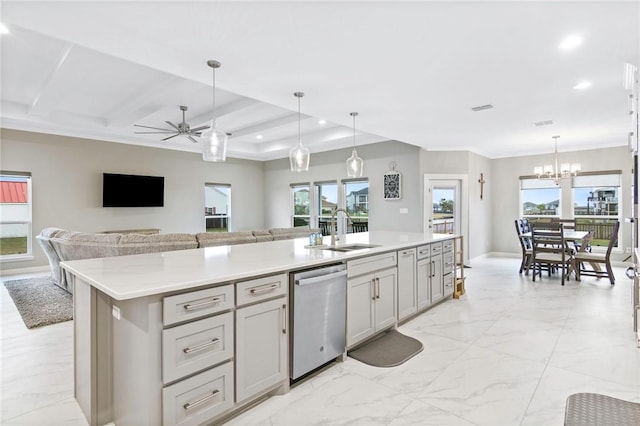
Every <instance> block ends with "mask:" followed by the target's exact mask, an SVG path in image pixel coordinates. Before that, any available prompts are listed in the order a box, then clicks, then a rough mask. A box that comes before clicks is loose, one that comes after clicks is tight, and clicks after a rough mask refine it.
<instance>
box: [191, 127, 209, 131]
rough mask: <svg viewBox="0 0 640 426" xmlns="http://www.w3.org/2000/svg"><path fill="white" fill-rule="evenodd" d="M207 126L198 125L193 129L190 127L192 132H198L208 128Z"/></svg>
mask: <svg viewBox="0 0 640 426" xmlns="http://www.w3.org/2000/svg"><path fill="white" fill-rule="evenodd" d="M208 128H209V126H200V127H196V128H194V129H191V131H192V132H199V131H200V130H206V129H208Z"/></svg>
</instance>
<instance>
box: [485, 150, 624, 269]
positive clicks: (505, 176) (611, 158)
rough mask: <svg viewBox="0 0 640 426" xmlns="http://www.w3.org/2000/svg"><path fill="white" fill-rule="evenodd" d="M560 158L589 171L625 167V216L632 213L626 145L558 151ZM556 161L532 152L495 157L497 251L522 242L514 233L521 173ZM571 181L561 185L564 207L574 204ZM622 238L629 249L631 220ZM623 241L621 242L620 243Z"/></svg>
mask: <svg viewBox="0 0 640 426" xmlns="http://www.w3.org/2000/svg"><path fill="white" fill-rule="evenodd" d="M558 158H559V161H560V162H562V161H565V162H569V161H571V162H573V163H576V162H577V163H581V165H582V170H583V171H585V172H587V171H589V172H593V171H603V170H622V188H621V193H620V199H621V200H620V202H621V206H620V208H621V209H622V216H623V218H624V217H629V216H630V215H631V207H632V206H631V195H630V194H631V184H632V174H631V171H632V166H633V162H632V158H631V155H630V154H629V151H628V149H627V148H626V147H615V148H603V149H592V150H586V151H575V152H566V153H562V152H561V153H559V154H558ZM552 162H553V154H544V155H532V156H525V157H509V158H500V159H495V160H492V166H493V168H492V176H493V177H492V180H493V181H494V182H495V184H494V185H493V186H491V203H492V211H493V214H492V216H493V224H494V227H493V230H492V235H491V240H492V241H493V244H492V248H491V251H493V252H497V253H520V246H519V244H518V240H517V238H516V237H515V228H514V224H513V221H514V219H516V218H518V217H519V215H520V211H519V191H520V186H519V184H520V181H519V177H520V176H525V175H531V174H533V167H534V166H536V165H542V164H550V163H552ZM570 197H571V183H570V181H569V180H565V181H564V182H563V185H562V199H563V211H565V212H566V211H568V209H570V208H571V205H570V199H571V198H570ZM619 238H620V239H621V242H622V246H623V247H624V248H625V249H626V248H627V247H630V246H631V228H630V226H629V224H627V223H625V222H622V223H621V226H620V233H619ZM619 244H620V243H619ZM624 257H626V255H625V254H622V253H619V254H616V255H615V256H614V258H615V259H616V260H621V259H623V258H624Z"/></svg>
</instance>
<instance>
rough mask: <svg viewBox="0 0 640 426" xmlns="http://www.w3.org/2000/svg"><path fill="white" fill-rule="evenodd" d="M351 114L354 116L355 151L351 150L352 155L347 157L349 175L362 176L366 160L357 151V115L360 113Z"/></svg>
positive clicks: (351, 176)
mask: <svg viewBox="0 0 640 426" xmlns="http://www.w3.org/2000/svg"><path fill="white" fill-rule="evenodd" d="M349 115H350V116H352V117H353V151H351V157H349V158H347V161H346V163H347V176H349V177H350V178H354V177H362V172H363V170H364V160H363V159H362V158H360V157H358V153H357V152H356V117H357V116H358V113H357V112H351V113H349Z"/></svg>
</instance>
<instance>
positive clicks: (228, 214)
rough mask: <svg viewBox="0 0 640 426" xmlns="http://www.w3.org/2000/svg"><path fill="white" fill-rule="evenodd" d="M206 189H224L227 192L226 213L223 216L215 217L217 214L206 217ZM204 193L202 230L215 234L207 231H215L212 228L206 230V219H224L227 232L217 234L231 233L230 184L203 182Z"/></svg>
mask: <svg viewBox="0 0 640 426" xmlns="http://www.w3.org/2000/svg"><path fill="white" fill-rule="evenodd" d="M208 187H211V188H215V189H217V188H226V189H227V190H228V194H227V211H226V213H225V214H224V215H217V214H216V215H209V216H208V215H207V209H208V208H209V207H207V194H206V191H207V188H208ZM204 191H205V194H204V208H205V211H204V229H205V232H217V231H208V229H216V228H214V227H212V228H208V227H207V219H208V218H215V219H223V220H225V219H226V223H227V227H226V228H227V230H226V231H219V232H231V231H232V215H231V213H232V210H231V184H230V183H215V182H205V184H204ZM221 229H223V228H221Z"/></svg>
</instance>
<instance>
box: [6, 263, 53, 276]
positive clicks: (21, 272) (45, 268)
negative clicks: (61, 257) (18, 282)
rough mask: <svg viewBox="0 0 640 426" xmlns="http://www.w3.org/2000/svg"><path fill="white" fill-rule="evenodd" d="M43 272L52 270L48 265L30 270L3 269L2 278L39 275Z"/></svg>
mask: <svg viewBox="0 0 640 426" xmlns="http://www.w3.org/2000/svg"><path fill="white" fill-rule="evenodd" d="M41 272H51V269H50V268H49V266H48V265H43V266H32V267H30V268H13V269H2V270H0V276H2V277H7V276H11V275H28V274H38V273H41Z"/></svg>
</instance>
